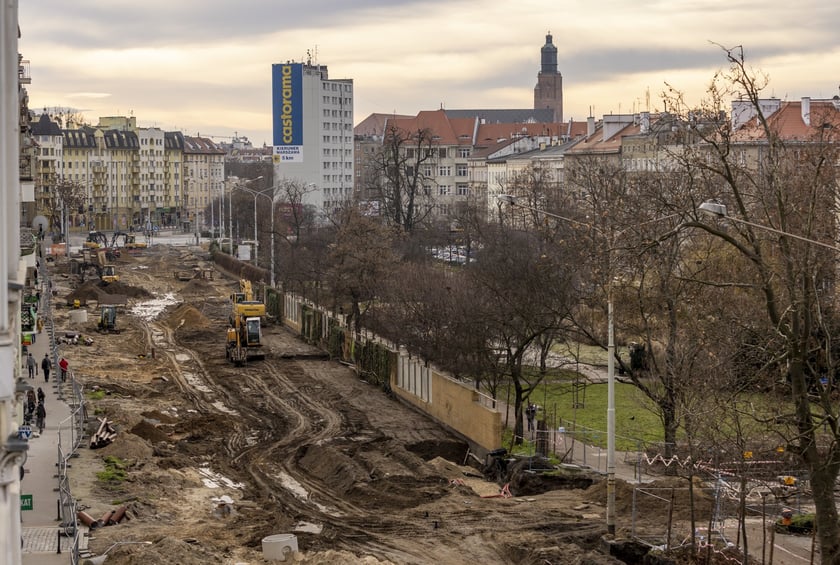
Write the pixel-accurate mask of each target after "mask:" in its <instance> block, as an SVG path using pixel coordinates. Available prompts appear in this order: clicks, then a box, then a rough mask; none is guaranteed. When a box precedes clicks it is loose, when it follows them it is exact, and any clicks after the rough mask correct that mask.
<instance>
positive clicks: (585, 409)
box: [499, 379, 663, 451]
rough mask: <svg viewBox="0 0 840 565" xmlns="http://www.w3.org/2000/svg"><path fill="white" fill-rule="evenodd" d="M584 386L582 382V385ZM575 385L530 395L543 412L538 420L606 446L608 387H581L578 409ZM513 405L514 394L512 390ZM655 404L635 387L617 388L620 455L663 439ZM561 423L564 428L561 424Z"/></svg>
mask: <svg viewBox="0 0 840 565" xmlns="http://www.w3.org/2000/svg"><path fill="white" fill-rule="evenodd" d="M581 382H583V381H581ZM574 388H575V387H574V384H573V383H572V382H571V381H568V380H559V379H554V382H552V383H545V384H541V385H540V386H539V388H538V389H537V390H536V391H534V392H533V393H532V395H531V401H532V402H535V403H536V404H537V405H538V406H539V407H540V411H539V412H538V413H537V417H538V418H540V419H541V418H545V419H546V420H547V424H548V426H549V427H554V426H555V425H556V426H560V425H564V426H565V427H566V431H567V432H568V431H571V430H572V427H573V426H574V429H575V430H577V431H578V432H580V431H581V430H584V429H586V428H589V431H588V432H587V434H586V437H585V438H584V437H581V439H582V440H584V441H586V442H587V443H590V444H594V445H601V446H603V447H606V445H607V436H606V430H607V384H606V383H603V384H600V383H599V384H591V383H587V384H586V385H585V386H583V385H581V386H580V387H578V391H577V404H578V405H577V407H575V393H574ZM499 394H500V395H502V396H501V398H500V400H502V401H505V400H506V399H507V390H501V391H500V393H499ZM510 398H511V403H513V390H512V388H511V396H510ZM652 407H653V403H652V402H651V401H650V400H648V399H647V397H645V396H644V395H643V394H642V393H641V392H640V391H639V389H637V388H636V387H634V386H632V385H628V384H622V383H618V382H616V384H615V435H616V439H615V445H616V449H618V450H619V451H635V450H637V449H639V443H640V442H644V443H656V442H661V441H662V439H663V432H662V423H661V421H660V420H659V417H658V416H657V415H656V414H655V412H653V410H652ZM560 419H562V424H561V423H560Z"/></svg>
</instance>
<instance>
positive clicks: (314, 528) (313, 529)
mask: <svg viewBox="0 0 840 565" xmlns="http://www.w3.org/2000/svg"><path fill="white" fill-rule="evenodd" d="M323 529H324V526H323V525H322V524H313V523H312V522H298V523H297V524H295V528H294V530H293V531H295V532H304V533H307V534H320V533H321V532H322V531H323Z"/></svg>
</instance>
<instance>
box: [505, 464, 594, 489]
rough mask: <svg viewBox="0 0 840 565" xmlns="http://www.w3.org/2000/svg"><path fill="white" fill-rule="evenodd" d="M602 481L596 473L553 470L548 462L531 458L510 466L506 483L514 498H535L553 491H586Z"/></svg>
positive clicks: (564, 469) (575, 470)
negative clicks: (536, 495)
mask: <svg viewBox="0 0 840 565" xmlns="http://www.w3.org/2000/svg"><path fill="white" fill-rule="evenodd" d="M601 480H602V479H601V477H600V476H598V475H597V474H596V473H594V472H592V471H589V470H586V469H579V468H577V469H571V468H566V467H561V468H559V469H552V468H551V467H550V465H549V464H548V462H547V461H546V460H544V459H542V458H538V457H531V458H527V459H522V460H520V461H517V462H516V463H514V464H513V465H511V466H509V467H508V477H507V479H506V482H507V483H509V484H510V491H511V493H513V495H514V496H533V495H535V494H542V493H544V492H548V491H552V490H564V489H581V490H585V489H588V488H590V487H592V485H593V484H595V483H596V482H599V481H601Z"/></svg>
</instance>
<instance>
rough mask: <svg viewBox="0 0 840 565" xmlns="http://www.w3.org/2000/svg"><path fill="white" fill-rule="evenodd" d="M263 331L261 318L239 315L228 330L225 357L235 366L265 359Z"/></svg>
mask: <svg viewBox="0 0 840 565" xmlns="http://www.w3.org/2000/svg"><path fill="white" fill-rule="evenodd" d="M261 338H262V330H261V325H260V319H259V317H251V316H244V315H237V316H235V317H234V319H233V325H232V326H230V327H229V328H228V330H227V347H226V349H225V357H226V358H227V359H229V360H230V361H231V362H232V363H233V364H234V365H236V366H242V365H244V364H245V363H246V362H247V361H250V360H252V359H264V358H265V353H264V352H263V350H262V341H261Z"/></svg>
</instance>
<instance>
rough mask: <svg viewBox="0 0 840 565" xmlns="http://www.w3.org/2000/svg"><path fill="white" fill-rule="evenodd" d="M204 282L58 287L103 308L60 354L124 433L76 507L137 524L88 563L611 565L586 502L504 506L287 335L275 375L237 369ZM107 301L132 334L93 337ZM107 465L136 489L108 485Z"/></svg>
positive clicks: (440, 449)
mask: <svg viewBox="0 0 840 565" xmlns="http://www.w3.org/2000/svg"><path fill="white" fill-rule="evenodd" d="M192 266H200V267H212V265H211V264H210V263H208V262H207V257H206V255H202V254H201V253H199V254H198V255H195V254H194V253H193V252H192V251H190V250H188V249H186V248H173V247H168V246H165V245H158V246H155V247H154V248H152V249H150V250H147V251H145V252H143V254H140V255H135V256H129V255H125V254H124V256H123V258H121V259H120V260H119V261H118V262H117V268H118V272H119V274H120V276H121V280H120V282H119V283H114V284H112V285H109V286H108V287H99V286H96V283H94V282H90V281H89V282H88V283H85V284H84V285H82V286H81V287H78V288H77V285H78V281H77V279H76V278H75V277H72V276H69V275H63V274H62V266H61V265H60V264H59V265H57V266H56V268H55V270H54V276H53V279H54V281H55V282H56V290H57V297H56V302H57V305H58V303H61V304H63V303H64V302H65V300H66V299H67V298H69V299H70V300H71V301H72V299H74V298H81V299H83V302H84V301H89V306H87V308H88V310H89V312H90V315H89V321H88V322H86V323H84V324H82V326H81V327H79V326H71V325H70V322H69V309H68V308H67V307H66V306H65V307H62V308H56V310H55V312H56V328H58V329H59V335H61V333H62V332H63V331H65V330H66V331H80V332H81V333H83V334H84V335H86V336H91V337H92V338H93V339H94V344H93V345H92V346H88V347H86V346H83V345H67V346H65V347H64V350H63V351H64V353H65V355H66V356H67V357H68V359H69V360H70V363H71V366H72V367H73V368H74V369H75V374H76V376H77V378H78V379H79V380H80V381H82V382H83V383H84V386H85V390H86V391H87V392H88V394H89V395H90V398H91V400H90V401H89V415H90V420H91V426H92V428H95V427H96V426H97V425H98V421H97V420H96V417H107V418H108V419H109V420H110V421H113V422H114V423H115V426H116V428H117V431H118V435H117V437H116V439H115V440H114V442H113V443H111V444H110V445H108V446H107V447H104V448H102V449H97V450H90V449H83V450H82V451H81V456H80V457H79V458H78V459H75V460H74V462H73V468H72V471H71V485H72V491H73V495H74V496H75V497H76V498H77V499H79V500H80V503H81V504H82V505H84V506H85V507H86V508H87V509H86V511H87V512H88V513H89V514H90V515H92V516H95V517H98V516H100V515H102V514H103V513H105V512H106V511H108V510H111V509H113V508H114V507H115V506H117V505H121V504H126V505H128V515H129V517H130V520H128V521H123V522H121V523H120V524H118V525H114V526H108V527H101V528H98V529H96V530H95V531H94V532H93V536H92V539H91V541H90V547H91V548H92V549H93V551H94V552H102V551H104V550H105V548H107V547H108V546H109V545H111V544H112V543H114V542H118V541H128V540H131V541H151V542H152V544H151V545H139V544H126V545H121V546H118V547H116V548H114V550H113V551H111V552H110V553H109V557H108V561H107V562H108V563H130V564H140V563H143V564H147V563H156V564H166V563H173V564H174V563H178V564H193V563H195V564H199V563H202V564H204V563H230V564H234V563H264V562H265V561H264V560H263V557H262V551H261V540H262V539H263V538H265V537H266V536H269V535H272V534H278V533H294V534H295V535H297V539H298V544H299V548H300V553H299V554H298V555H297V556H295V561H296V562H301V563H456V564H457V563H564V564H572V563H579V562H587V563H614V562H615V561H613V560H611V559H610V558H606V557H604V556H602V555H600V554H598V553H597V552H596V551H595V550H594V548H595V546H596V544H597V542H598V539H599V537H600V536H601V534H602V533H603V531H602V530H603V527H602V524H603V519H602V518H601V516H602V511H603V509H602V508H601V507H600V506H599V505H597V504H594V503H592V502H587V500H586V499H585V497H584V491H582V490H569V491H554V492H549V493H546V494H541V495H534V496H528V497H514V498H502V497H495V495H496V494H498V493H499V486H498V485H496V484H494V483H490V482H488V481H485V480H484V479H483V478H482V477H481V476H480V474H479V473H478V471H476V470H475V469H473V468H470V467H463V466H461V465H459V464H462V463H464V460H465V455H466V445H465V444H464V443H463V442H462V441H461V440H459V439H458V438H456V437H454V436H452V435H451V434H449V433H448V432H447V431H446V430H444V429H442V428H441V427H439V426H438V425H436V424H435V423H434V422H432V421H431V420H429V419H428V418H426V417H425V416H423V415H422V414H420V413H418V412H416V411H414V410H412V409H411V408H409V407H406V406H405V405H403V404H401V403H399V402H398V401H396V400H393V399H391V398H389V397H388V396H386V395H385V394H383V393H382V391H380V390H379V389H378V388H376V387H373V386H371V385H368V384H367V383H365V382H363V381H361V380H359V379H358V378H357V376H356V374H355V373H354V372H353V371H352V370H351V369H350V368H348V367H345V366H343V365H341V364H339V363H337V362H335V361H331V360H329V359H327V358H326V357H325V356H324V354H323V352H321V351H319V350H316V349H314V348H312V347H310V346H308V345H306V344H304V343H302V342H301V341H299V340H298V339H296V338H295V337H294V336H293V335H292V334H291V333H289V332H288V331H287V330H285V329H284V328H282V327H279V326H269V327H266V328H264V337H265V342H266V346H265V348H266V349H267V356H266V359H265V360H263V361H255V362H251V363H249V364H248V365H247V366H245V367H240V368H237V367H234V366H233V365H231V364H229V363H228V362H227V361H226V359H225V354H224V329H225V327H226V323H227V316H228V313H229V308H230V306H229V302H228V295H229V293H230V292H231V291H232V289H233V288H234V287H235V283H236V281H234V280H231V279H225V278H223V277H221V276H220V275H219V274H218V273H217V276H216V277H214V280H207V279H194V280H191V281H187V282H183V281H179V280H176V278H175V277H174V276H173V271H175V270H181V269H184V268H190V267H192ZM103 292H104V293H108V294H112V295H113V294H124V295H125V296H127V297H129V306H128V307H127V308H125V309H124V310H122V311H120V312H119V314H118V322H117V325H118V328H119V329H120V333H119V334H114V333H112V334H99V333H96V332H95V321H96V317H97V314H96V312H97V308H96V307H95V306H94V300H95V298H96V297H101V293H103ZM106 458H111V459H110V461H111V463H112V464H113V465H117V466H122V467H124V470H125V473H126V474H125V478H124V479H123V480H119V479H117V480H110V481H107V480H106V481H103V480H101V479H102V478H107V477H105V476H102V477H100V478H97V473H100V472H101V471H102V470H103V468H104V463H103V461H104V459H106ZM482 495H485V496H491V497H483V496H482ZM222 497H229V500H231V501H232V502H231V503H226V502H225V501H226V500H228V499H224V498H222Z"/></svg>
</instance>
